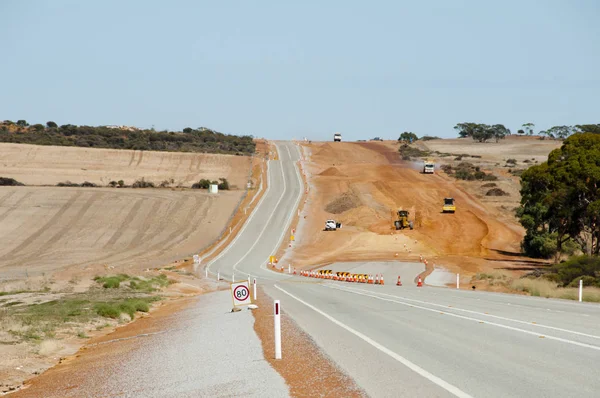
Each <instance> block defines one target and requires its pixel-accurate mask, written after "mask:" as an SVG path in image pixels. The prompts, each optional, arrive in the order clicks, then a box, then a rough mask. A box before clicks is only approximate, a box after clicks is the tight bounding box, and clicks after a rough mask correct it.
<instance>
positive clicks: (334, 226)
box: [323, 220, 342, 231]
mask: <svg viewBox="0 0 600 398" xmlns="http://www.w3.org/2000/svg"><path fill="white" fill-rule="evenodd" d="M340 228H342V223H340V222H336V221H335V220H327V221H325V229H324V230H323V231H335V230H338V229H340Z"/></svg>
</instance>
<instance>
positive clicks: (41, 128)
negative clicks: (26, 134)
mask: <svg viewBox="0 0 600 398" xmlns="http://www.w3.org/2000/svg"><path fill="white" fill-rule="evenodd" d="M31 129H32V130H33V131H44V129H45V127H44V125H43V124H39V123H38V124H34V125H33V126H31Z"/></svg>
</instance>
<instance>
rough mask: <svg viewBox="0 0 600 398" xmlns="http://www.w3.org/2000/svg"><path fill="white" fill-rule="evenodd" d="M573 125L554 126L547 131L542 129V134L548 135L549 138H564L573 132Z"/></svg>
mask: <svg viewBox="0 0 600 398" xmlns="http://www.w3.org/2000/svg"><path fill="white" fill-rule="evenodd" d="M573 131H574V129H573V127H571V126H554V127H551V128H549V129H548V130H546V131H540V134H543V135H547V136H548V137H549V138H552V139H553V140H554V139H560V140H564V139H566V138H567V137H568V136H570V135H571V134H573Z"/></svg>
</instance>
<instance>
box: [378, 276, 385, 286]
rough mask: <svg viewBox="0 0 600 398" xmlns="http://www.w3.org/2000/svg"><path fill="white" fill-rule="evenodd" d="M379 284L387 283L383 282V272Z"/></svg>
mask: <svg viewBox="0 0 600 398" xmlns="http://www.w3.org/2000/svg"><path fill="white" fill-rule="evenodd" d="M379 284H380V285H385V283H383V274H381V278H379Z"/></svg>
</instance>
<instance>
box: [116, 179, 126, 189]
mask: <svg viewBox="0 0 600 398" xmlns="http://www.w3.org/2000/svg"><path fill="white" fill-rule="evenodd" d="M117 184H118V185H119V187H120V188H123V187H124V186H125V181H123V180H119V181H117Z"/></svg>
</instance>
